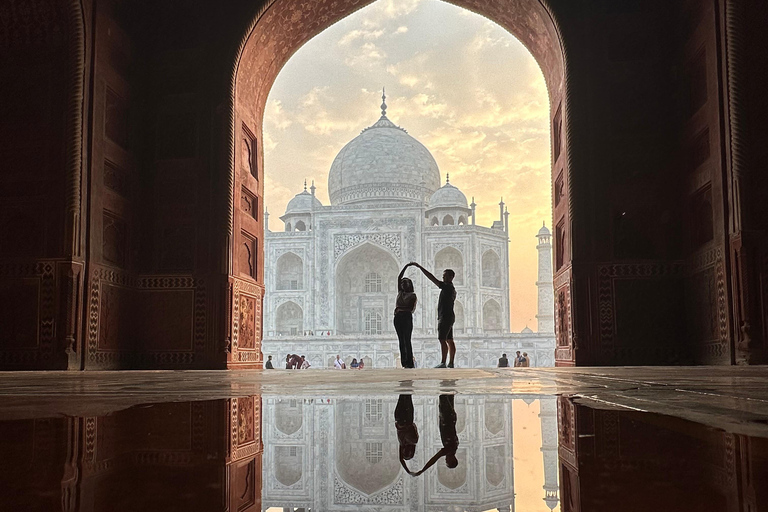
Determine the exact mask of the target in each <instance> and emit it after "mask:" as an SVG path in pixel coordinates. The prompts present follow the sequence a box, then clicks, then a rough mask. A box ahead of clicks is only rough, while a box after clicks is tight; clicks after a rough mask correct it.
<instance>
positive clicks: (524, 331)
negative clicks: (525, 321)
mask: <svg viewBox="0 0 768 512" xmlns="http://www.w3.org/2000/svg"><path fill="white" fill-rule="evenodd" d="M520 332H521V333H522V334H533V331H532V330H531V328H530V327H528V326H527V325H526V326H525V329H523V330H522V331H520Z"/></svg>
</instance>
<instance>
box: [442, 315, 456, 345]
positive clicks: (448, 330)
mask: <svg viewBox="0 0 768 512" xmlns="http://www.w3.org/2000/svg"><path fill="white" fill-rule="evenodd" d="M455 321H456V318H455V317H452V316H451V317H443V318H438V320H437V339H439V340H452V339H453V322H455Z"/></svg>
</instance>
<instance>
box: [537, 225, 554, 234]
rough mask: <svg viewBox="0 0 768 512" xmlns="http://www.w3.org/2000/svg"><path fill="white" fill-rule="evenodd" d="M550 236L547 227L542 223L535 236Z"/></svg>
mask: <svg viewBox="0 0 768 512" xmlns="http://www.w3.org/2000/svg"><path fill="white" fill-rule="evenodd" d="M550 235H551V233H550V232H549V230H548V229H547V226H546V225H545V224H543V223H542V225H541V229H540V230H539V234H538V235H536V236H550Z"/></svg>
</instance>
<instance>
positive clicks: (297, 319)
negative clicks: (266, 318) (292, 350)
mask: <svg viewBox="0 0 768 512" xmlns="http://www.w3.org/2000/svg"><path fill="white" fill-rule="evenodd" d="M303 326H304V312H303V311H302V309H301V306H299V305H298V304H296V303H295V302H290V301H289V302H284V303H283V304H280V306H278V308H277V311H276V312H275V331H276V332H277V333H278V334H282V335H283V336H297V335H299V334H301V333H302V331H303V330H304V328H303Z"/></svg>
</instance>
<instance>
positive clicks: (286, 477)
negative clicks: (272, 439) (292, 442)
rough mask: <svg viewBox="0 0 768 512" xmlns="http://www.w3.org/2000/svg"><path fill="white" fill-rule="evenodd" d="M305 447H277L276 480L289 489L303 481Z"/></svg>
mask: <svg viewBox="0 0 768 512" xmlns="http://www.w3.org/2000/svg"><path fill="white" fill-rule="evenodd" d="M303 450H304V447H303V446H275V478H276V479H277V481H278V482H280V483H281V484H283V485H284V486H286V487H288V486H291V485H293V484H295V483H296V482H298V481H299V480H300V479H301V473H302V463H301V462H302V460H301V455H302V451H303Z"/></svg>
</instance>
